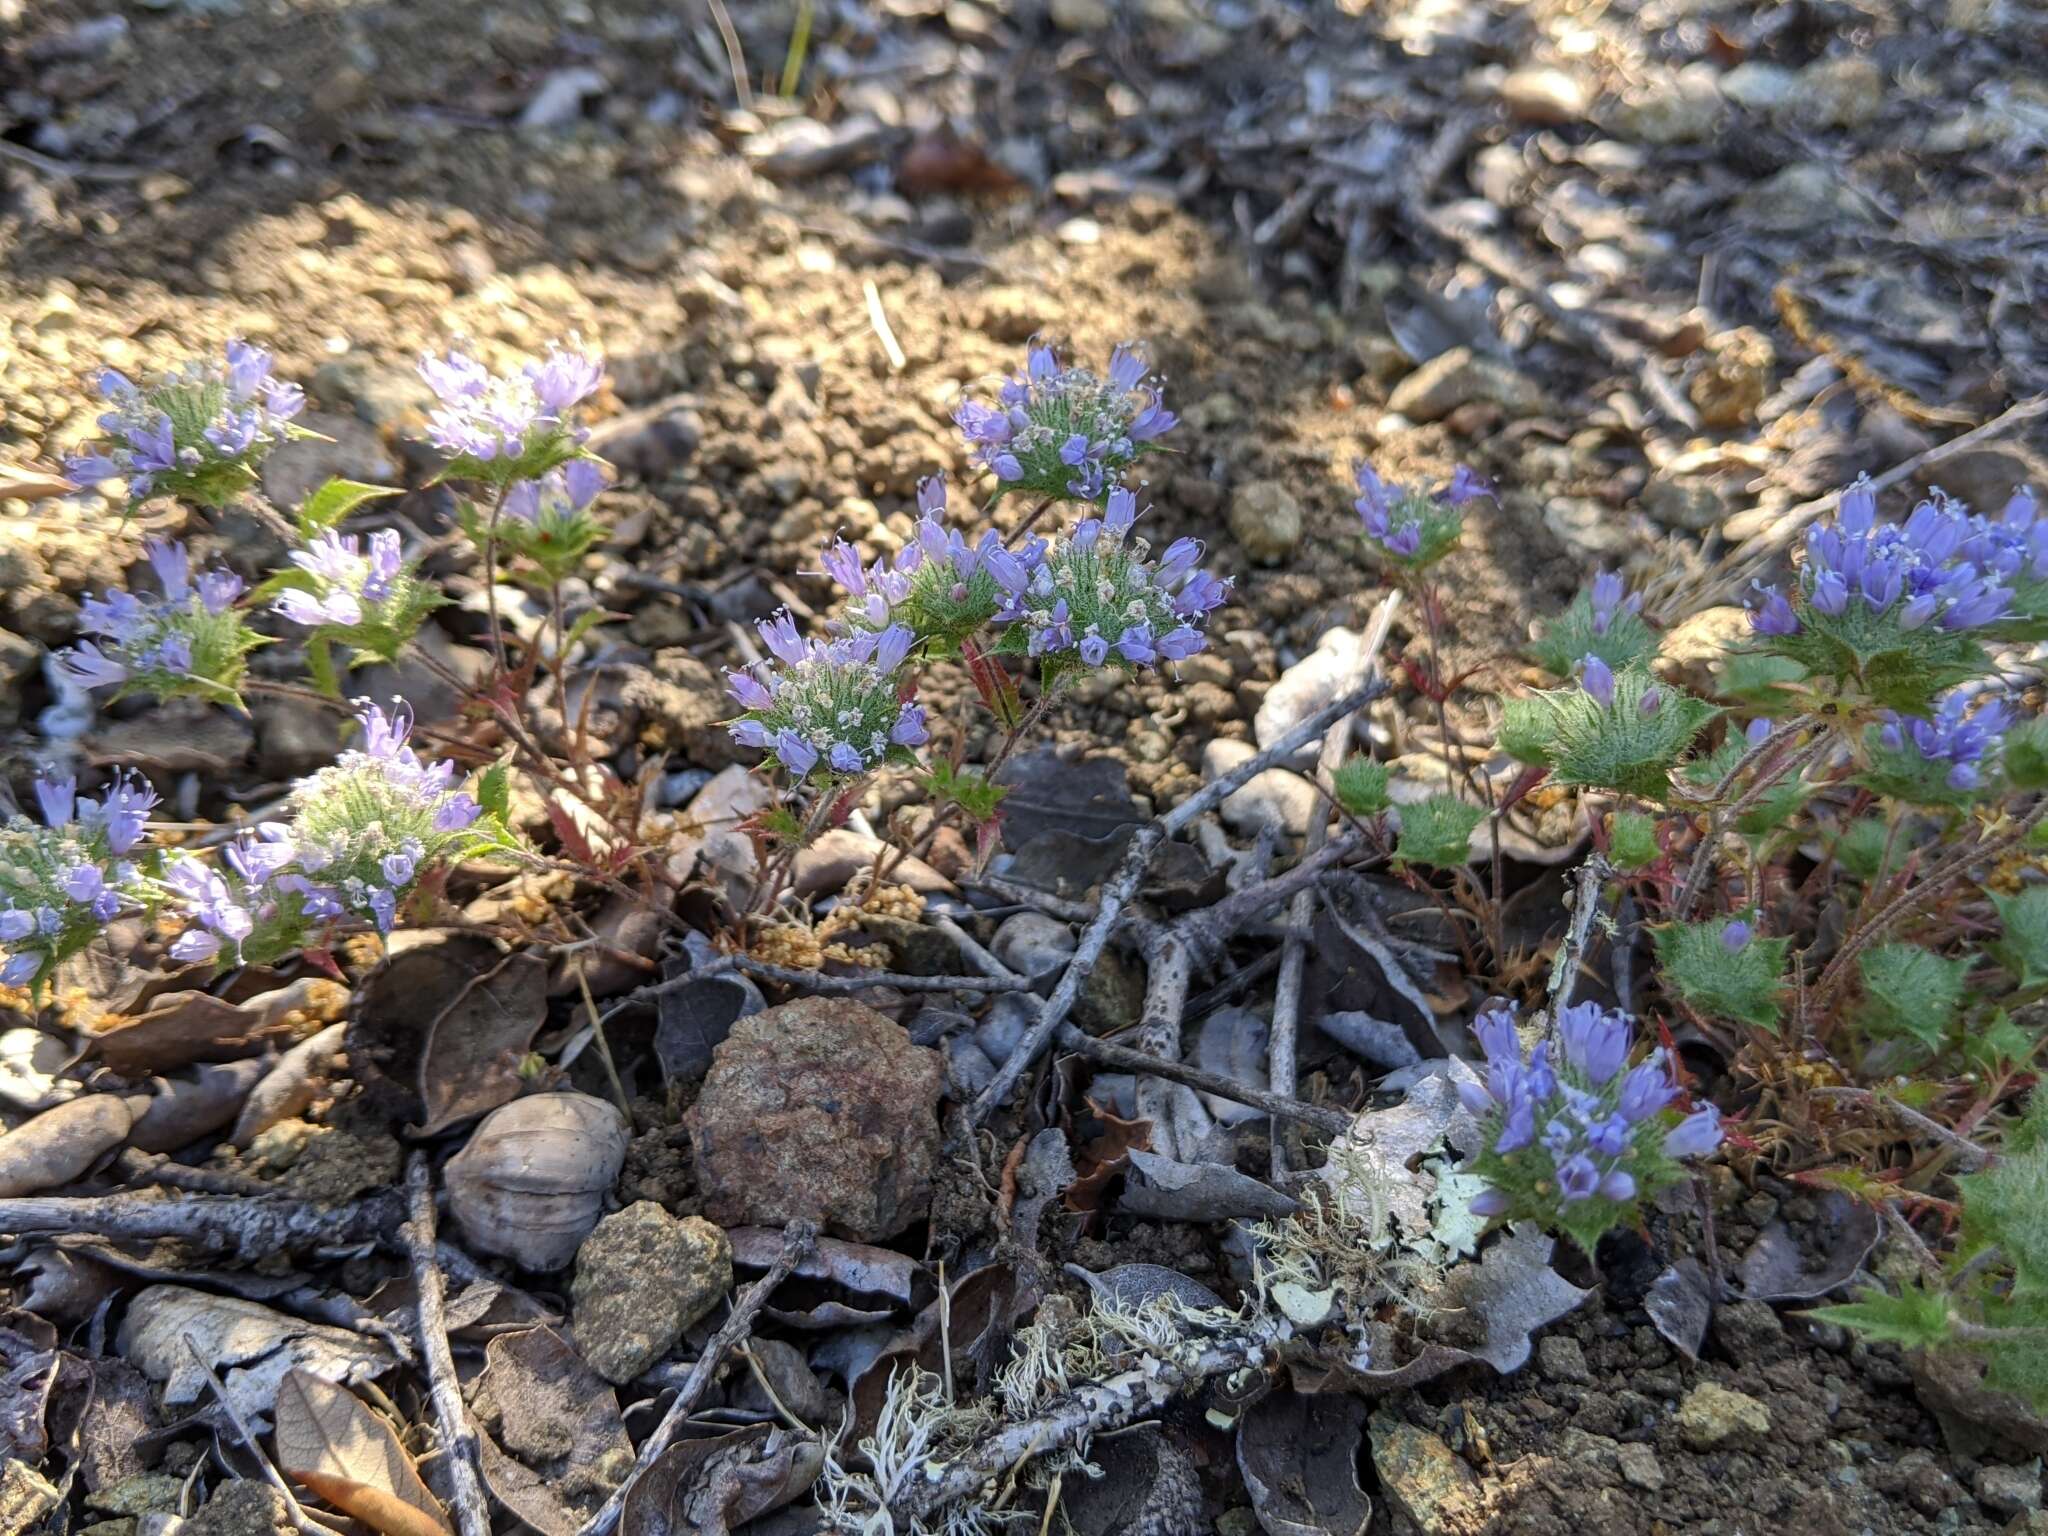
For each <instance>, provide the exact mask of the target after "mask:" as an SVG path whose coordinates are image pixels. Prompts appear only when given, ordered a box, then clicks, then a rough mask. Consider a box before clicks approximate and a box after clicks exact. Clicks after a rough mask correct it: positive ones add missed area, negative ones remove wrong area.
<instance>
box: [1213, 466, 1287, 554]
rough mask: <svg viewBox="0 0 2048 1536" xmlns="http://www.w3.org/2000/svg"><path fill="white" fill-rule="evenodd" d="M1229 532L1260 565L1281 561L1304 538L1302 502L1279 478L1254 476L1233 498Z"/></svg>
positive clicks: (1231, 500) (1231, 499)
mask: <svg viewBox="0 0 2048 1536" xmlns="http://www.w3.org/2000/svg"><path fill="white" fill-rule="evenodd" d="M1230 533H1231V537H1233V538H1234V539H1236V540H1237V542H1238V544H1239V545H1240V546H1241V547H1242V548H1243V550H1244V552H1245V554H1246V555H1247V556H1248V557H1249V558H1250V559H1251V560H1253V561H1254V562H1255V563H1257V564H1259V565H1278V564H1279V563H1280V562H1281V561H1283V560H1285V559H1286V558H1287V557H1288V556H1289V555H1291V554H1293V553H1294V546H1295V545H1297V544H1299V543H1300V542H1301V503H1300V502H1298V501H1296V500H1295V499H1294V495H1293V493H1292V492H1291V491H1289V490H1288V489H1287V487H1285V486H1284V485H1281V484H1280V483H1279V482H1278V481H1277V480H1254V481H1252V482H1251V483H1250V484H1249V485H1245V486H1241V487H1239V488H1238V490H1237V492H1236V493H1235V494H1234V495H1233V496H1232V497H1231V498H1230Z"/></svg>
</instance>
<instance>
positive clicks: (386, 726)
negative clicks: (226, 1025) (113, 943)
mask: <svg viewBox="0 0 2048 1536" xmlns="http://www.w3.org/2000/svg"><path fill="white" fill-rule="evenodd" d="M358 718H359V719H360V720H361V722H362V728H363V740H362V745H361V746H360V747H356V748H352V749H350V750H349V751H346V752H343V753H342V754H341V756H340V757H339V758H337V759H336V760H335V761H334V762H333V763H331V764H330V765H328V766H327V767H325V768H322V769H321V770H319V771H318V772H317V773H315V774H313V775H311V776H310V777H308V778H305V779H302V780H300V781H299V783H298V784H297V785H296V786H294V787H293V790H292V793H291V798H290V801H289V803H288V810H289V819H288V820H286V821H284V822H267V823H264V824H263V825H261V826H259V827H257V828H256V830H255V832H254V833H253V834H244V835H243V836H242V837H241V838H239V839H238V840H237V841H236V842H235V843H234V844H233V845H231V846H230V847H229V848H228V849H227V851H226V858H225V863H226V869H225V870H221V869H217V868H215V867H213V866H212V865H210V864H208V863H206V862H205V861H203V860H200V859H197V858H194V857H191V856H189V855H188V856H180V857H177V858H174V859H172V860H171V861H170V862H169V865H168V867H167V869H166V871H165V874H164V877H163V885H164V888H165V890H166V892H167V894H168V895H169V896H170V898H171V900H172V903H173V906H174V908H175V909H176V910H177V911H178V913H179V914H180V915H181V916H182V917H184V919H185V920H186V921H187V922H188V923H189V924H190V926H189V927H188V928H187V929H186V931H185V932H184V933H183V934H181V935H180V936H179V937H178V938H177V939H176V940H175V941H174V942H173V944H172V945H171V954H172V955H173V956H174V957H175V958H177V959H180V960H187V961H199V960H212V959H217V958H221V957H224V956H231V957H232V958H234V959H235V960H236V961H237V962H256V961H262V960H267V959H271V958H274V957H276V956H278V955H281V954H285V953H289V952H290V951H292V950H295V949H297V948H299V947H301V946H302V945H303V943H304V942H305V937H306V932H307V930H308V928H309V927H310V926H311V925H312V924H314V923H318V922H324V921H328V920H330V919H334V918H340V917H356V918H359V919H362V920H364V921H367V922H370V923H373V924H374V925H375V926H376V928H377V930H378V932H380V933H388V932H390V930H391V928H392V925H393V924H394V923H395V922H396V921H397V917H398V908H399V905H400V903H401V902H403V901H404V900H405V898H406V897H407V896H408V895H409V894H410V893H411V891H412V890H413V888H414V887H415V886H416V885H417V883H418V881H419V880H420V878H421V877H422V876H423V875H425V874H426V873H427V872H428V871H429V870H431V869H433V868H434V867H436V866H437V865H441V864H444V863H446V862H447V861H449V860H450V859H454V858H461V857H465V856H468V855H470V854H472V853H476V852H480V851H483V850H484V849H487V848H489V847H493V846H506V845H508V843H509V838H508V835H507V834H506V833H505V832H504V829H503V828H502V827H500V826H498V825H497V824H496V823H495V822H494V821H493V820H491V819H489V818H486V817H485V814H484V811H483V807H482V806H481V805H480V804H479V803H478V801H477V799H476V798H475V796H473V795H471V794H469V793H468V792H467V791H464V790H461V789H458V788H457V787H456V774H455V767H454V765H453V764H452V763H447V762H433V763H429V762H423V761H422V760H421V759H420V757H419V755H418V753H416V752H415V751H414V750H413V748H412V745H411V742H410V736H411V732H412V717H411V715H410V714H409V713H408V712H407V711H406V710H405V709H404V708H403V707H400V708H398V709H395V710H393V711H392V712H391V713H388V714H387V713H386V712H385V711H383V710H382V709H379V708H378V707H377V706H376V705H375V704H366V705H365V706H363V708H362V710H361V711H360V714H359V716H358Z"/></svg>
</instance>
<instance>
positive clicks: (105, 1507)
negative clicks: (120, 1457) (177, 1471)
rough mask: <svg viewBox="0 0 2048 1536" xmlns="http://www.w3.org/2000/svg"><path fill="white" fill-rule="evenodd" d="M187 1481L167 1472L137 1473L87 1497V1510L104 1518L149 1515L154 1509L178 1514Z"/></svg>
mask: <svg viewBox="0 0 2048 1536" xmlns="http://www.w3.org/2000/svg"><path fill="white" fill-rule="evenodd" d="M184 1486H185V1484H184V1480H183V1479H182V1478H176V1477H172V1476H170V1475H169V1474H168V1473H164V1472H138V1473H136V1474H135V1476H133V1477H124V1478H122V1479H121V1481H120V1482H118V1483H110V1484H109V1485H108V1486H106V1487H105V1488H102V1489H100V1490H99V1491H98V1492H97V1493H88V1494H87V1495H86V1496H85V1507H86V1508H87V1509H89V1510H92V1511H93V1512H94V1513H95V1514H102V1515H146V1514H148V1513H150V1512H151V1511H152V1510H168V1511H170V1512H171V1513H173V1514H175V1513H177V1509H178V1494H179V1492H180V1491H181V1490H182V1489H183V1488H184Z"/></svg>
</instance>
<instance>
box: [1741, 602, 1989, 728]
mask: <svg viewBox="0 0 2048 1536" xmlns="http://www.w3.org/2000/svg"><path fill="white" fill-rule="evenodd" d="M1905 606H1906V604H1905V603H1904V602H1899V603H1894V604H1893V605H1892V606H1891V607H1890V608H1887V609H1885V610H1884V611H1883V612H1876V611H1873V610H1872V609H1870V608H1869V607H1867V606H1865V605H1864V604H1862V603H1851V604H1849V606H1848V607H1846V608H1844V609H1843V610H1842V612H1840V613H1838V614H1832V615H1830V614H1825V613H1822V612H1821V611H1820V610H1819V609H1817V608H1815V607H1814V606H1813V605H1812V604H1811V603H1809V602H1807V601H1805V600H1804V599H1801V600H1800V601H1798V602H1797V603H1796V604H1795V605H1794V609H1793V611H1794V613H1795V614H1796V615H1797V617H1798V621H1799V625H1800V628H1799V632H1798V633H1797V634H1791V635H1778V636H1774V637H1772V639H1771V640H1770V642H1769V643H1770V646H1771V649H1772V650H1773V651H1774V652H1775V653H1776V654H1778V655H1780V656H1783V657H1784V658H1786V659H1787V660H1789V661H1793V662H1797V663H1798V664H1799V665H1800V666H1802V667H1804V668H1805V669H1806V671H1807V673H1808V674H1809V677H1810V678H1811V679H1812V680H1813V682H1812V683H1811V684H1810V686H1813V687H1815V688H1817V689H1824V690H1825V692H1826V693H1827V694H1828V695H1829V696H1830V697H1833V698H1835V699H1837V700H1840V701H1841V702H1843V703H1845V704H1847V705H1848V706H1849V707H1851V708H1857V707H1877V708H1883V709H1895V710H1897V711H1899V712H1900V713H1901V714H1907V715H1924V714H1926V713H1928V712H1929V711H1931V710H1932V709H1933V708H1934V701H1935V699H1936V697H1937V696H1938V695H1939V694H1941V693H1943V692H1945V691H1946V690H1947V689H1950V688H1953V687H1954V686H1955V685H1956V684H1958V683H1966V682H1968V681H1969V680H1970V679H1972V678H1975V677H1982V676H1984V674H1985V673H1987V672H1989V671H1990V670H1991V658H1990V657H1989V656H1988V655H1986V654H1985V651H1984V647H1983V646H1982V645H1980V644H1979V643H1978V642H1977V640H1976V639H1975V638H1974V637H1973V636H1972V635H1971V634H1970V633H1969V632H1967V631H1964V630H1949V629H1943V628H1941V627H1940V626H1939V625H1937V624H1923V625H1921V626H1920V627H1919V628H1918V629H1906V628H1903V627H1902V626H1901V625H1900V623H1899V615H1900V613H1901V611H1902V610H1903V609H1904V608H1905Z"/></svg>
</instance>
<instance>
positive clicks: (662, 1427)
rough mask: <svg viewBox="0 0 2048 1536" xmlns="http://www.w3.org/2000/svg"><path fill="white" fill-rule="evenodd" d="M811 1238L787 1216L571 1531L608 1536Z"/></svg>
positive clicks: (812, 1230)
mask: <svg viewBox="0 0 2048 1536" xmlns="http://www.w3.org/2000/svg"><path fill="white" fill-rule="evenodd" d="M817 1239H818V1229H817V1228H816V1227H815V1226H813V1225H812V1224H811V1223H810V1222H808V1221H792V1222H791V1223H790V1224H789V1225H788V1226H786V1227H784V1228H783V1229H782V1252H780V1253H779V1254H777V1255H776V1256H775V1262H774V1264H772V1265H771V1266H769V1269H768V1273H767V1274H765V1275H763V1276H762V1277H761V1278H760V1279H758V1280H756V1281H755V1282H754V1283H753V1284H752V1285H750V1286H748V1287H747V1288H746V1290H744V1291H742V1292H741V1293H740V1299H739V1300H738V1301H736V1302H735V1303H733V1309H732V1315H731V1316H730V1317H728V1318H727V1319H726V1320H725V1322H724V1323H723V1324H722V1325H721V1326H720V1328H719V1330H718V1332H716V1333H714V1334H713V1335H712V1336H711V1339H710V1342H709V1343H707V1344H706V1345H705V1346H704V1352H703V1353H702V1354H700V1355H698V1356H697V1363H696V1364H694V1365H692V1366H691V1367H690V1374H689V1375H688V1376H686V1377H684V1378H683V1384H682V1386H681V1388H679V1389H678V1390H677V1392H676V1399H675V1401H674V1402H672V1403H670V1404H669V1405H668V1412H667V1413H665V1414H663V1415H662V1416H661V1422H660V1423H659V1424H657V1425H655V1426H654V1433H653V1434H651V1435H649V1436H648V1437H647V1439H646V1441H645V1443H643V1444H642V1445H641V1447H640V1454H639V1455H638V1456H637V1457H635V1458H634V1461H633V1470H632V1471H631V1472H629V1473H627V1474H626V1480H625V1481H624V1482H623V1483H620V1484H619V1486H618V1487H617V1488H615V1489H613V1490H612V1496H611V1497H610V1498H608V1499H606V1500H605V1501H604V1507H603V1508H602V1509H600V1510H599V1511H598V1512H597V1513H596V1514H594V1515H592V1516H591V1517H590V1518H589V1519H588V1520H586V1521H585V1522H584V1523H583V1526H582V1528H581V1529H580V1530H578V1531H577V1533H576V1536H611V1532H612V1531H614V1530H615V1529H617V1528H618V1524H619V1516H620V1514H621V1513H623V1512H624V1510H625V1507H626V1495H627V1494H629V1493H631V1492H632V1491H633V1485H634V1484H635V1483H637V1482H639V1481H640V1479H641V1478H642V1477H643V1476H645V1475H646V1473H647V1469H648V1468H649V1467H651V1466H653V1465H654V1464H655V1462H657V1461H659V1460H660V1459H661V1453H662V1452H663V1451H666V1450H667V1449H668V1447H669V1442H670V1441H672V1440H674V1439H675V1434H676V1431H677V1429H679V1428H680V1427H681V1426H682V1422H683V1420H684V1419H686V1418H688V1417H689V1416H690V1414H691V1412H692V1411H693V1410H694V1409H695V1408H696V1406H697V1399H698V1398H700V1397H702V1396H703V1395H704V1391H705V1388H707V1387H709V1386H710V1385H711V1378H712V1377H713V1376H715V1375H717V1374H718V1367H719V1366H720V1365H721V1364H722V1363H723V1362H724V1360H725V1357H726V1355H727V1354H729V1353H731V1351H732V1350H733V1348H734V1347H735V1346H736V1345H738V1344H739V1343H741V1342H742V1341H743V1340H745V1339H746V1338H747V1337H748V1335H750V1334H751V1333H752V1332H753V1329H754V1317H755V1315H756V1314H757V1313H758V1312H760V1310H761V1308H762V1307H763V1306H764V1305H765V1304H766V1303H767V1300H768V1298H769V1296H770V1295H771V1294H773V1292H774V1290H775V1287H777V1286H778V1285H780V1284H782V1282H783V1281H784V1280H786V1279H788V1278H789V1273H790V1271H791V1270H793V1269H795V1268H796V1267H797V1265H798V1264H800V1263H802V1262H803V1259H804V1256H805V1255H806V1254H808V1253H809V1252H810V1251H811V1246H812V1244H814V1243H815V1242H816V1241H817Z"/></svg>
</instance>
